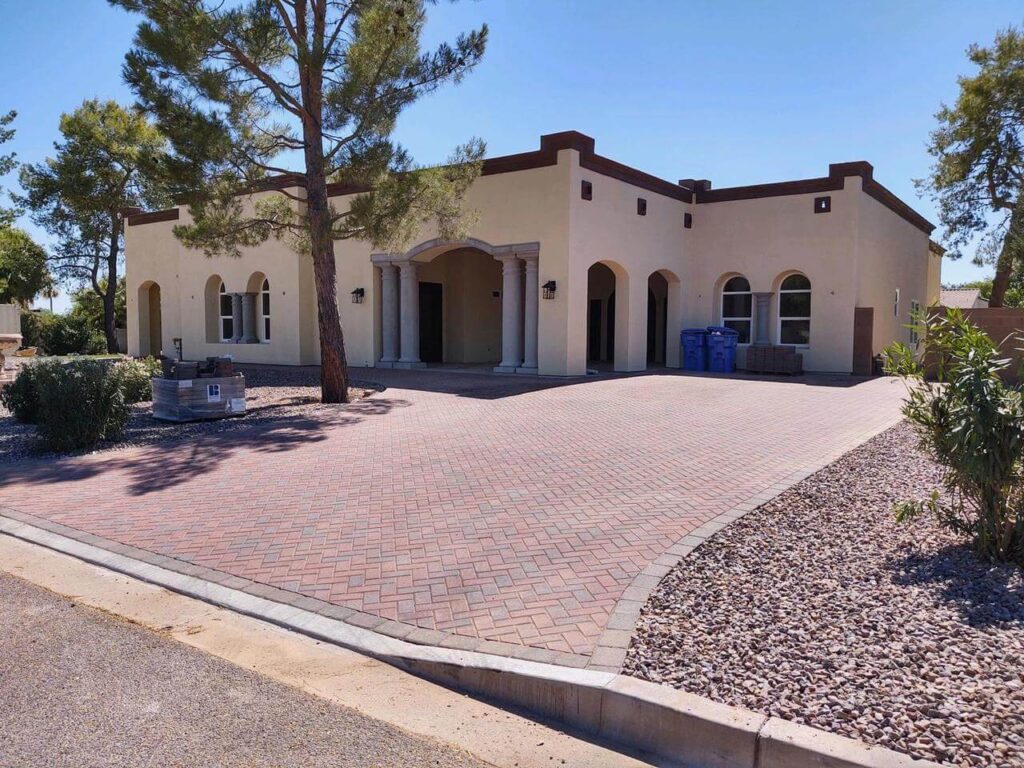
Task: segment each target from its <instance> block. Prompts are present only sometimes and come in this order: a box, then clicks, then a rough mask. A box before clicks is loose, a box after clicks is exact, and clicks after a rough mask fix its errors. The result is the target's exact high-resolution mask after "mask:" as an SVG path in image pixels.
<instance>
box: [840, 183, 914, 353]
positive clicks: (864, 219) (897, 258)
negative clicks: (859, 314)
mask: <svg viewBox="0 0 1024 768" xmlns="http://www.w3.org/2000/svg"><path fill="white" fill-rule="evenodd" d="M857 181H858V180H857V179H848V180H847V183H848V184H851V183H855V182H857ZM857 205H858V210H857V215H858V221H857V258H856V265H857V306H858V307H874V310H875V313H874V330H873V334H872V347H873V352H874V354H877V353H879V352H881V351H882V350H883V349H884V348H885V347H886V345H888V344H890V343H891V342H893V341H902V342H904V343H907V342H909V341H910V329H909V328H907V327H906V326H907V325H908V324H909V323H910V307H911V301H917V302H918V303H919V304H920V305H921V307H922V308H926V307H927V306H928V293H929V265H930V262H931V261H933V260H934V257H933V256H931V255H930V254H929V250H928V235H927V234H925V233H924V232H922V231H921V230H920V229H918V228H917V227H915V226H913V225H911V224H910V223H909V222H907V221H905V220H903V219H901V218H900V217H899V216H896V215H895V214H893V213H892V211H890V210H889V209H888V208H886V207H885V206H884V205H882V204H881V203H879V202H878V201H877V200H875V199H874V198H872V197H869V196H868V195H859V196H858V198H857ZM897 290H898V291H899V304H898V306H897V304H896V301H895V299H896V291H897Z"/></svg>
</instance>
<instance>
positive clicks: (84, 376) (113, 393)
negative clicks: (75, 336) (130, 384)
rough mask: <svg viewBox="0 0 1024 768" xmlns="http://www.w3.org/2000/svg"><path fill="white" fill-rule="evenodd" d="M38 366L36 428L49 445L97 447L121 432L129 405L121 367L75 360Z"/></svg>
mask: <svg viewBox="0 0 1024 768" xmlns="http://www.w3.org/2000/svg"><path fill="white" fill-rule="evenodd" d="M37 367H38V369H39V370H37V371H36V375H35V378H36V387H37V390H38V392H39V403H38V406H37V410H36V429H37V431H38V433H39V436H40V437H41V438H42V440H43V444H44V445H45V446H46V447H47V448H48V449H50V450H52V451H73V450H78V449H82V448H92V447H93V446H95V445H96V444H97V443H98V442H99V441H100V440H116V439H117V438H119V437H120V436H121V434H122V433H123V431H124V425H125V424H126V423H127V422H128V416H129V409H128V404H127V403H125V399H124V393H123V391H122V382H121V377H120V376H118V375H117V373H116V370H115V369H116V368H117V366H116V365H111V364H110V362H109V361H103V360H75V361H72V362H66V363H56V364H43V365H38V366H37Z"/></svg>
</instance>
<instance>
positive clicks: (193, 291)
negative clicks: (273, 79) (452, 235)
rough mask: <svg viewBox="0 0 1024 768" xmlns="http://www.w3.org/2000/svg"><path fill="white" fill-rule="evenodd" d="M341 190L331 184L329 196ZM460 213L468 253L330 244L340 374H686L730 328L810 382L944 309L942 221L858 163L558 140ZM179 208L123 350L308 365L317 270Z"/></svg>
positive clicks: (156, 222) (144, 257)
mask: <svg viewBox="0 0 1024 768" xmlns="http://www.w3.org/2000/svg"><path fill="white" fill-rule="evenodd" d="M289 183H294V181H292V182H289V181H288V180H287V179H285V180H284V181H282V182H280V185H281V186H285V185H287V184H289ZM291 191H293V192H296V193H298V192H300V190H299V189H298V188H297V187H296V188H292V189H291ZM259 194H261V195H269V194H276V192H274V191H272V190H270V191H264V192H260V193H259ZM352 194H353V191H352V190H351V189H346V188H344V187H342V186H340V185H338V186H335V187H334V188H333V189H332V196H333V198H334V199H333V203H334V204H335V205H336V206H339V207H342V208H343V207H344V206H345V205H346V198H348V199H351V195H352ZM466 205H467V207H468V208H469V209H471V210H472V211H473V212H474V215H475V224H474V226H473V228H472V236H471V237H470V238H468V239H467V240H465V241H462V242H442V241H440V240H438V239H436V233H434V232H431V231H429V230H424V231H423V232H422V234H421V235H420V236H419V238H418V239H417V242H416V243H415V245H413V247H411V248H410V249H409V250H408V251H406V252H404V253H377V252H375V251H374V249H373V248H372V247H371V245H370V244H369V243H365V242H357V241H345V242H339V243H337V244H336V254H337V267H338V296H339V302H340V310H341V318H342V323H343V325H344V329H345V336H346V341H347V350H348V358H349V361H350V363H351V364H353V365H365V366H383V367H414V366H420V365H425V364H426V365H433V364H443V363H446V364H464V365H481V366H491V367H494V368H496V369H497V370H500V371H518V372H537V373H540V374H543V375H553V376H565V375H577V374H583V373H585V372H586V371H587V370H588V368H594V367H601V366H602V365H603V366H604V367H607V368H613V369H614V370H617V371H641V370H644V369H645V368H647V367H649V366H662V365H667V366H670V367H673V366H678V365H679V360H680V355H679V342H678V339H679V332H680V330H681V329H683V328H687V327H701V326H706V325H709V324H714V325H721V324H724V325H727V326H730V327H732V328H734V329H735V330H737V331H738V332H739V333H740V342H741V348H740V352H739V355H738V357H739V363H740V365H741V366H742V364H743V359H744V350H745V349H746V347H747V346H748V345H750V344H793V345H797V346H798V347H800V348H801V351H802V353H803V355H804V367H805V368H806V369H807V370H811V371H829V372H846V373H849V372H858V373H862V372H867V371H869V370H870V361H871V357H872V356H873V355H874V354H876V353H877V352H878V351H880V350H881V349H882V348H883V347H884V346H885V345H886V344H888V343H889V342H891V341H893V340H910V332H909V330H908V329H906V328H905V327H904V325H905V324H906V323H907V322H908V320H909V316H910V313H911V311H912V310H913V309H915V308H916V307H918V306H928V305H931V304H933V303H936V302H937V300H938V292H939V267H940V258H941V257H940V255H939V253H938V251H937V250H935V249H934V248H931V247H930V245H929V234H930V232H931V231H932V228H933V227H932V225H931V224H930V223H928V222H927V221H926V220H925V219H924V218H922V217H921V216H920V215H919V214H917V213H916V212H914V211H913V210H912V209H911V208H910V207H909V206H908V205H906V204H905V203H904V202H902V201H901V200H899V199H898V198H897V197H896V196H895V195H893V194H892V193H891V192H889V191H888V190H887V189H886V188H885V187H883V186H882V185H881V184H879V183H878V182H877V181H875V180H874V177H873V174H872V167H871V165H869V164H868V163H866V162H853V163H838V164H833V165H830V166H829V169H828V174H827V175H826V176H822V177H820V178H813V179H802V180H799V181H786V182H780V183H774V184H759V185H754V186H748V187H730V188H724V189H713V188H712V186H711V184H710V182H708V181H705V180H693V179H684V180H682V181H679V182H678V183H671V182H669V181H665V180H662V179H659V178H656V177H654V176H651V175H649V174H646V173H643V172H642V171H638V170H635V169H633V168H630V167H627V166H625V165H622V164H620V163H617V162H615V161H613V160H610V159H608V158H605V157H602V156H600V155H597V154H595V152H594V140H593V139H591V138H589V137H587V136H584V135H583V134H580V133H576V132H565V133H556V134H551V135H547V136H542V137H541V141H540V149H538V150H534V151H531V152H524V153H522V154H518V155H509V156H505V157H497V158H491V159H489V160H487V161H486V162H485V163H484V169H483V174H482V176H481V177H480V178H479V179H478V180H477V181H476V182H475V183H474V184H473V186H472V188H471V190H470V192H469V194H468V197H467V200H466ZM188 216H189V214H188V210H187V208H173V209H170V210H166V211H158V212H154V213H140V214H136V215H134V216H132V217H130V219H129V227H128V229H127V244H126V254H127V270H126V271H127V289H128V348H129V352H130V353H132V354H136V355H146V354H156V353H159V352H161V351H163V352H164V353H166V354H173V352H174V348H175V344H176V343H180V345H181V351H182V354H183V355H184V357H185V358H186V359H197V358H203V357H205V356H209V355H225V354H230V355H232V356H233V357H234V358H235V359H236V360H238V361H242V362H253V363H279V364H286V365H304V364H315V363H317V362H318V361H319V348H318V341H317V325H316V301H315V296H314V287H313V277H312V264H311V260H310V259H309V258H308V257H304V256H299V255H297V254H295V253H293V252H291V251H289V250H288V248H287V247H286V246H285V245H284V244H283V243H281V242H278V241H273V240H272V241H269V242H267V243H264V244H263V245H261V246H259V247H256V248H250V249H247V250H246V251H245V252H244V254H243V256H242V257H241V258H214V259H211V258H208V257H206V256H204V255H203V254H201V253H198V252H195V251H190V250H188V249H186V248H185V247H183V246H182V245H181V244H180V243H179V242H178V241H177V240H176V239H175V237H174V235H173V232H172V228H173V227H174V226H175V225H176V224H179V223H183V222H187V221H188ZM176 340H180V341H177V342H176Z"/></svg>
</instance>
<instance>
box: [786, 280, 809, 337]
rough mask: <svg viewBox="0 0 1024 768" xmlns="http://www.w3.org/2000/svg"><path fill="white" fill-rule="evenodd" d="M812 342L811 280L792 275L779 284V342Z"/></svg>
mask: <svg viewBox="0 0 1024 768" xmlns="http://www.w3.org/2000/svg"><path fill="white" fill-rule="evenodd" d="M810 343H811V281H810V280H808V279H807V277H806V275H800V274H795V275H790V276H789V277H787V278H786V279H785V280H783V281H782V285H780V286H779V344H795V345H796V346H798V347H806V346H808V345H810Z"/></svg>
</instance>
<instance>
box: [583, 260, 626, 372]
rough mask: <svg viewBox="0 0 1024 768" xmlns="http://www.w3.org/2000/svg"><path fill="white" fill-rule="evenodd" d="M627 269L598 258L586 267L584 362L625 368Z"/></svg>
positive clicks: (621, 369) (604, 366)
mask: <svg viewBox="0 0 1024 768" xmlns="http://www.w3.org/2000/svg"><path fill="white" fill-rule="evenodd" d="M628 296H629V293H628V282H627V273H626V270H625V269H623V268H622V266H621V265H619V264H616V263H615V262H611V261H599V262H597V263H596V264H593V265H591V267H590V269H588V270H587V364H588V366H591V367H596V368H612V369H614V370H617V371H625V370H628V367H627V359H626V347H627V341H628V339H627V336H626V332H627V327H628V322H629V312H628Z"/></svg>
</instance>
